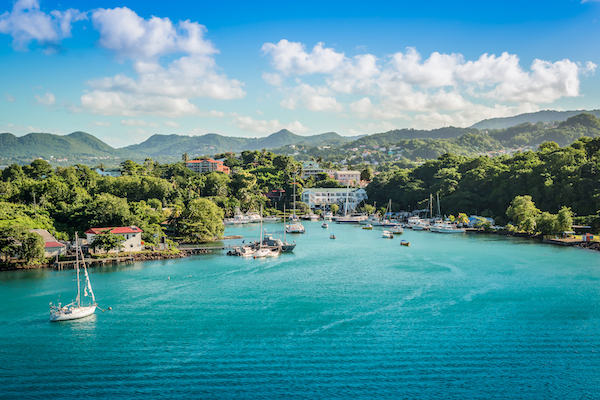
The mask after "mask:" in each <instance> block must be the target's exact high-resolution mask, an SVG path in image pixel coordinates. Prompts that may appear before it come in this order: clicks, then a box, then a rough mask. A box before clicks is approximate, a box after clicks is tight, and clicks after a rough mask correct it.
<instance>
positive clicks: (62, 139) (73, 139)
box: [0, 132, 124, 159]
mask: <svg viewBox="0 0 600 400" xmlns="http://www.w3.org/2000/svg"><path fill="white" fill-rule="evenodd" d="M0 149H1V150H0V156H1V157H3V158H14V157H30V158H35V157H43V158H46V159H49V158H50V157H54V158H69V157H71V158H73V157H106V156H109V157H119V156H121V155H123V154H124V152H123V151H121V150H118V149H115V148H113V147H110V146H109V145H107V144H106V143H104V142H103V141H101V140H100V139H98V138H96V137H94V136H92V135H90V134H87V133H85V132H73V133H71V134H70V135H65V136H62V135H53V134H51V133H29V134H27V135H25V136H21V137H17V136H15V135H13V134H12V133H2V134H0Z"/></svg>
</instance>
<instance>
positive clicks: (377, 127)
mask: <svg viewBox="0 0 600 400" xmlns="http://www.w3.org/2000/svg"><path fill="white" fill-rule="evenodd" d="M357 127H358V128H360V129H359V130H357V129H350V133H351V134H353V135H364V134H371V133H373V132H388V131H392V130H394V129H399V127H398V126H397V125H395V124H393V123H391V122H389V121H381V122H370V123H367V124H357Z"/></svg>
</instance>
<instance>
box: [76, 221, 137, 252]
mask: <svg viewBox="0 0 600 400" xmlns="http://www.w3.org/2000/svg"><path fill="white" fill-rule="evenodd" d="M107 231H110V233H112V234H114V235H121V236H123V237H124V238H125V241H124V242H123V243H122V247H121V249H119V251H124V252H133V251H142V250H143V247H142V232H143V231H142V230H141V229H140V228H138V227H137V226H134V225H132V226H118V227H112V228H91V229H88V230H87V231H85V234H86V235H87V242H88V244H89V245H90V246H91V245H92V244H93V243H94V238H95V237H96V235H97V234H99V233H104V232H107ZM116 252H117V250H111V251H109V253H116Z"/></svg>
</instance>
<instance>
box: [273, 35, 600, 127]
mask: <svg viewBox="0 0 600 400" xmlns="http://www.w3.org/2000/svg"><path fill="white" fill-rule="evenodd" d="M262 50H263V53H264V54H265V55H267V56H268V57H270V58H271V65H272V66H273V69H274V70H275V75H285V76H294V75H296V79H298V77H299V76H305V75H310V74H313V75H316V74H320V75H323V76H322V81H321V82H319V76H315V77H312V78H311V85H307V84H302V83H297V87H295V88H285V87H284V88H281V89H280V93H283V94H284V95H286V98H285V99H284V100H283V101H281V102H280V105H281V106H282V107H285V108H289V109H296V108H299V107H304V108H306V109H309V110H311V111H323V110H327V111H333V112H338V113H339V112H342V111H343V110H344V108H345V107H344V106H343V104H340V103H339V102H338V100H337V99H336V97H337V95H338V94H340V95H349V96H356V95H359V96H361V98H360V99H356V98H354V101H353V102H351V103H350V104H349V108H350V110H351V111H352V112H353V113H354V115H355V116H358V117H360V118H371V119H378V120H382V119H383V120H393V119H406V118H409V115H408V113H413V114H414V113H424V114H420V115H432V116H433V119H434V120H438V121H439V120H441V119H442V118H441V117H440V118H437V117H436V114H435V113H437V114H439V115H440V116H447V115H453V116H454V117H453V118H454V119H453V121H457V122H460V121H465V122H464V123H466V121H470V119H471V117H470V115H471V114H472V111H473V110H477V111H478V112H479V113H480V114H481V115H480V118H479V119H481V118H484V116H485V115H486V114H487V113H488V112H492V113H496V114H497V113H504V112H505V111H507V110H516V109H521V108H523V107H524V108H535V107H537V105H538V104H544V103H546V104H549V103H553V102H554V101H556V100H558V99H560V98H564V97H577V96H579V95H580V76H581V75H588V74H593V73H594V72H595V69H596V67H597V66H596V64H594V63H592V62H589V61H588V62H587V63H585V65H581V64H579V63H575V62H573V61H570V60H566V59H565V60H561V61H556V62H551V61H544V60H535V61H533V63H532V64H531V66H530V67H529V69H525V68H523V67H522V66H521V65H520V60H519V57H518V56H517V55H515V54H509V53H506V52H505V53H502V54H501V55H499V56H496V55H494V54H491V55H490V54H483V55H481V56H480V57H479V58H478V59H476V60H465V58H464V56H463V55H462V54H456V53H453V54H442V53H438V52H434V53H432V54H431V55H430V56H429V57H428V58H423V57H422V56H421V54H419V53H418V52H417V50H416V49H414V48H410V47H409V48H407V49H406V50H405V51H404V52H397V53H395V54H392V55H391V56H389V57H387V58H385V59H378V58H376V57H375V56H374V55H371V54H361V55H358V56H355V57H353V58H348V57H346V56H345V55H344V53H340V52H336V51H335V50H333V49H331V48H325V47H324V45H323V44H322V43H318V44H317V45H316V46H315V47H314V48H313V50H312V51H311V52H307V51H306V50H305V47H304V45H303V44H302V43H294V42H288V41H286V40H281V41H280V42H279V43H277V44H273V43H265V44H264V45H263V47H262ZM268 74H269V73H268V72H267V73H265V74H263V77H264V76H269V75H268ZM346 98H350V99H352V97H346ZM489 100H491V101H494V102H497V103H498V106H497V107H491V108H490V107H489V106H484V105H483V104H485V103H486V102H488V101H489ZM498 107H500V108H498ZM508 112H510V111H508ZM444 118H447V117H444Z"/></svg>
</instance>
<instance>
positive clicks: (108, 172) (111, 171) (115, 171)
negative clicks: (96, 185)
mask: <svg viewBox="0 0 600 400" xmlns="http://www.w3.org/2000/svg"><path fill="white" fill-rule="evenodd" d="M59 161H60V160H59ZM96 172H97V173H98V174H99V175H101V176H112V177H113V178H116V177H119V176H121V171H119V170H118V169H101V168H96Z"/></svg>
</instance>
